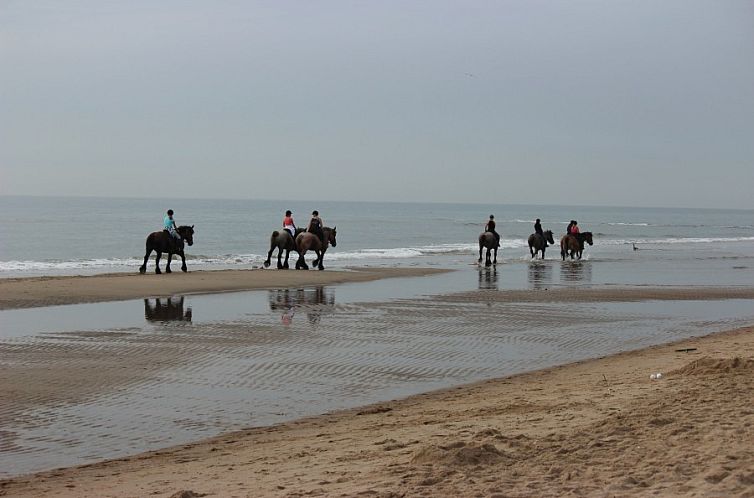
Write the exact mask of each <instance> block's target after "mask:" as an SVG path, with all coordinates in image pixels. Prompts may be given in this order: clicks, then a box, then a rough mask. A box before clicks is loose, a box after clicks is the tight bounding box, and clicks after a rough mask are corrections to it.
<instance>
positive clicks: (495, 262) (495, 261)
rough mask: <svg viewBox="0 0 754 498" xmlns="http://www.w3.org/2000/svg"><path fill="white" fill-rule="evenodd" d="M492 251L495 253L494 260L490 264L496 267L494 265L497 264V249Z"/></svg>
mask: <svg viewBox="0 0 754 498" xmlns="http://www.w3.org/2000/svg"><path fill="white" fill-rule="evenodd" d="M493 251H495V259H494V261H493V262H492V264H495V265H496V264H497V247H495V248H494V249H493Z"/></svg>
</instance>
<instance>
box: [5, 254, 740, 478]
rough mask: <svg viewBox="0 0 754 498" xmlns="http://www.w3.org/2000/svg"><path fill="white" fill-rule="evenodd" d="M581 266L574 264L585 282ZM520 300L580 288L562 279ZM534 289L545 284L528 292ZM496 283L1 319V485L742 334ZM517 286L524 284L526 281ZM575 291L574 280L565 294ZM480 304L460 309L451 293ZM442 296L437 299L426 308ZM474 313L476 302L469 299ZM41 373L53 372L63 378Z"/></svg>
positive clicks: (705, 306)
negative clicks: (680, 342) (7, 392)
mask: <svg viewBox="0 0 754 498" xmlns="http://www.w3.org/2000/svg"><path fill="white" fill-rule="evenodd" d="M588 264H589V262H583V263H580V265H588ZM529 268H530V270H529V271H528V272H527V273H525V274H524V275H525V276H524V279H523V284H524V285H529V286H531V287H536V286H537V285H550V283H553V284H557V285H561V284H563V285H565V284H574V285H581V284H582V283H583V282H584V280H585V277H584V273H585V270H584V269H583V267H582V268H581V269H575V268H573V269H572V271H573V272H574V276H572V275H571V274H570V273H565V274H564V273H562V270H561V268H562V267H561V266H560V265H552V266H550V268H551V271H550V272H549V273H550V274H549V276H548V271H547V269H546V268H547V266H545V267H543V268H540V267H537V266H530V267H529ZM542 274H544V275H542ZM506 275H507V273H506V270H505V268H502V269H500V268H498V269H497V270H495V269H481V270H477V269H466V270H465V271H459V272H452V273H449V274H444V275H436V276H431V277H424V278H412V279H386V280H381V281H377V282H369V283H359V284H347V285H341V286H336V287H306V288H302V289H278V290H270V291H254V292H239V293H229V294H216V295H206V296H174V297H172V298H169V299H168V298H164V299H159V300H157V299H147V300H138V301H126V302H119V303H100V304H87V305H73V306H59V307H50V308H42V309H32V310H9V311H0V324H2V334H0V350H1V351H2V352H3V358H4V362H3V363H4V365H3V367H4V373H3V375H4V376H6V378H7V377H8V376H13V375H15V376H16V377H15V379H16V380H19V379H29V380H30V381H31V379H35V378H42V379H46V378H47V377H45V375H47V374H45V372H53V374H51V376H50V377H49V379H48V381H47V382H49V383H50V384H52V386H51V388H48V387H47V386H44V385H42V386H41V387H39V386H36V387H33V388H30V389H28V392H27V393H26V394H25V395H24V396H25V397H23V396H21V397H18V398H17V399H16V398H14V399H12V400H10V402H4V403H3V404H2V407H0V426H2V428H3V429H2V431H0V475H4V476H9V475H15V474H20V473H27V472H32V471H36V470H42V469H48V468H52V467H57V466H69V465H76V464H82V463H86V462H92V461H96V460H101V459H105V458H112V457H117V456H124V455H129V454H134V453H138V452H142V451H145V450H149V449H156V448H161V447H166V446H170V445H175V444H181V443H186V442H190V441H195V440H197V439H200V438H204V437H209V436H212V435H216V434H219V433H222V432H227V431H230V430H234V429H241V428H245V427H252V426H264V425H269V424H274V423H278V422H281V421H286V420H292V419H296V418H300V417H302V416H307V415H314V414H320V413H324V412H327V411H331V410H336V409H341V408H349V407H356V406H361V405H364V404H368V403H372V402H377V401H383V400H389V399H395V398H400V397H404V396H408V395H411V394H415V393H421V392H426V391H429V390H433V389H437V388H442V387H449V386H453V385H459V384H464V383H469V382H473V381H476V380H481V379H488V378H494V377H500V376H503V375H508V374H512V373H517V372H523V371H529V370H533V369H537V368H544V367H548V366H552V365H557V364H563V363H568V362H572V361H576V360H580V359H585V358H591V357H597V356H603V355H606V354H610V353H614V352H618V351H625V350H630V349H636V348H641V347H645V346H648V345H652V344H659V343H665V342H669V341H673V340H676V339H681V338H685V337H691V336H695V335H702V334H706V333H710V332H714V331H718V330H723V329H729V328H733V327H736V326H740V325H745V324H750V323H752V322H753V321H754V307H752V305H751V304H752V303H751V301H750V300H723V301H721V300H718V301H662V302H655V301H644V302H591V303H568V304H564V303H561V304H557V303H555V304H554V303H527V302H515V303H512V302H505V301H503V300H498V299H496V298H495V296H496V295H498V294H499V293H495V292H492V293H490V292H489V290H494V289H496V288H504V287H505V286H506V285H507V280H506ZM527 277H528V279H527ZM571 279H573V280H571ZM474 290H481V292H479V293H476V294H473V295H472V297H471V298H470V297H469V294H468V292H466V293H465V294H463V295H461V294H457V295H456V294H453V293H455V292H459V291H474ZM440 294H442V296H439V297H442V299H440V298H439V297H438V295H440ZM474 296H475V297H474ZM56 372H65V374H64V375H62V374H56Z"/></svg>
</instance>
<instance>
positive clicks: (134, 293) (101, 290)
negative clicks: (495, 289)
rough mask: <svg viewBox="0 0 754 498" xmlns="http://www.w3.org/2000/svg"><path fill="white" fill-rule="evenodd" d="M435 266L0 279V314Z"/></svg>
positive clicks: (406, 272) (361, 277)
mask: <svg viewBox="0 0 754 498" xmlns="http://www.w3.org/2000/svg"><path fill="white" fill-rule="evenodd" d="M445 271H447V270H442V269H437V268H353V269H351V270H349V271H332V270H327V271H317V270H312V271H293V270H290V271H278V270H220V271H192V272H189V273H182V272H173V273H171V274H162V275H156V274H153V273H152V274H146V275H139V274H131V273H113V274H106V275H93V276H64V277H34V278H8V279H0V310H1V309H12V308H33V307H39V306H53V305H59V304H75V303H94V302H104V301H120V300H124V299H138V298H146V297H161V296H170V295H175V294H200V293H203V294H206V293H212V292H226V291H243V290H253V289H275V288H288V287H295V286H305V285H332V284H339V283H345V282H366V281H369V280H377V279H380V278H388V277H415V276H423V275H431V274H435V273H442V272H445Z"/></svg>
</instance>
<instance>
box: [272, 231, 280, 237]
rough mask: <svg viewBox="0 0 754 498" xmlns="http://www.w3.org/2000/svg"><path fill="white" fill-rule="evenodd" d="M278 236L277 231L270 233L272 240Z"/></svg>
mask: <svg viewBox="0 0 754 498" xmlns="http://www.w3.org/2000/svg"><path fill="white" fill-rule="evenodd" d="M278 235H280V232H278V231H277V230H275V231H274V232H272V238H273V239H274V238H275V237H277V236H278Z"/></svg>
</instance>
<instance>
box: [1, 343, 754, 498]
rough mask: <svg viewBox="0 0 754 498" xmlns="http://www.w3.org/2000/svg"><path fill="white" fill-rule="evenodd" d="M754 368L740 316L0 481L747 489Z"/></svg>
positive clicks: (530, 492)
mask: <svg viewBox="0 0 754 498" xmlns="http://www.w3.org/2000/svg"><path fill="white" fill-rule="evenodd" d="M656 372H662V373H663V376H662V378H661V379H660V380H651V379H650V374H652V373H656ZM753 374H754V329H752V328H747V329H741V330H735V331H731V332H725V333H719V334H715V335H711V336H707V337H703V338H698V339H693V340H686V341H682V342H680V343H675V344H669V345H664V346H659V347H652V348H648V349H644V350H640V351H635V352H630V353H625V354H618V355H615V356H610V357H606V358H600V359H595V360H590V361H585V362H579V363H575V364H571V365H566V366H562V367H556V368H550V369H546V370H542V371H537V372H532V373H527V374H523V375H517V376H513V377H509V378H504V379H498V380H492V381H486V382H482V383H478V384H475V385H470V386H463V387H458V388H453V389H448V390H444V391H440V392H434V393H429V394H426V395H420V396H414V397H411V398H409V399H406V400H402V401H394V402H388V403H380V404H377V405H373V406H368V407H364V408H360V409H355V410H348V411H343V412H338V413H333V414H328V415H324V416H318V417H313V418H308V419H303V420H299V421H295V422H291V423H285V424H281V425H278V426H273V427H266V428H260V429H252V430H247V431H241V432H237V433H233V434H228V435H224V436H222V437H218V438H213V439H210V440H207V441H202V442H199V443H196V444H189V445H185V446H181V447H176V448H170V449H165V450H161V451H156V452H151V453H147V454H143V455H137V456H134V457H131V458H124V459H119V460H114V461H108V462H103V463H97V464H93V465H87V466H83V467H76V468H68V469H60V470H56V471H51V472H43V473H39V474H36V475H30V476H23V477H19V478H15V479H9V480H5V481H0V494H2V495H5V496H71V497H80V496H92V497H94V496H99V497H101V496H501V497H502V496H563V495H575V496H654V495H661V496H753V495H754V463H753V462H754V445H752V441H754V409H752V406H751V400H752V399H754V375H753ZM191 493H193V494H191Z"/></svg>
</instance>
